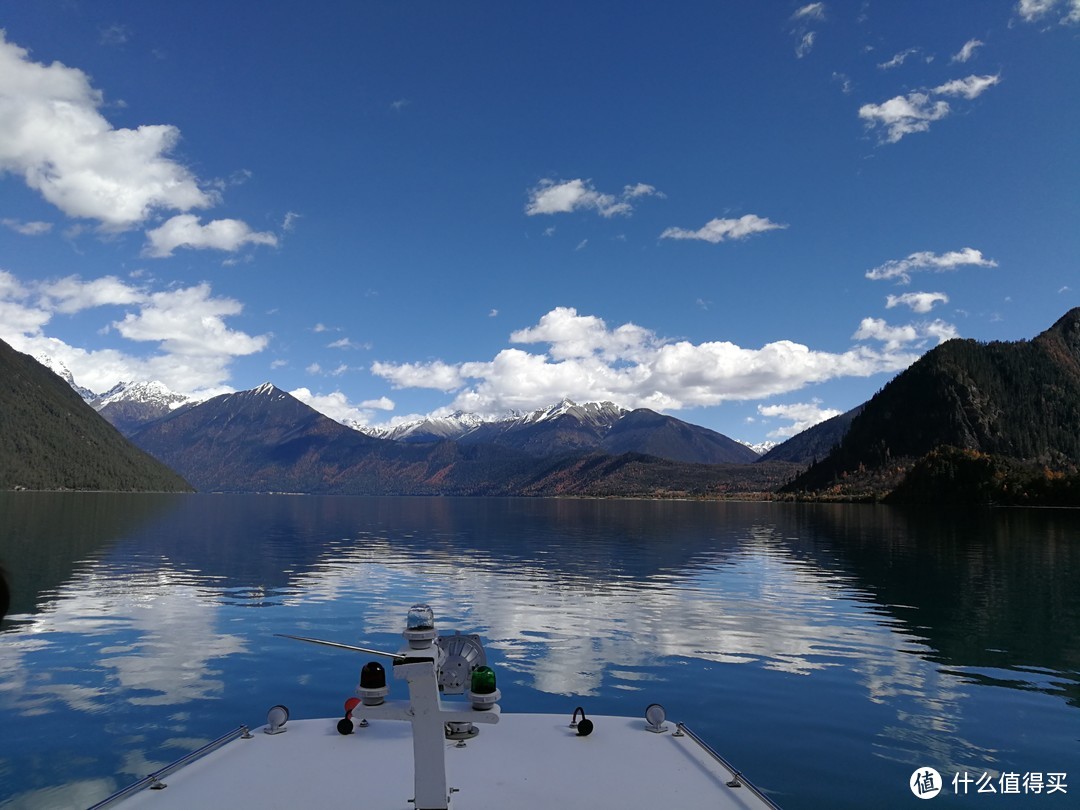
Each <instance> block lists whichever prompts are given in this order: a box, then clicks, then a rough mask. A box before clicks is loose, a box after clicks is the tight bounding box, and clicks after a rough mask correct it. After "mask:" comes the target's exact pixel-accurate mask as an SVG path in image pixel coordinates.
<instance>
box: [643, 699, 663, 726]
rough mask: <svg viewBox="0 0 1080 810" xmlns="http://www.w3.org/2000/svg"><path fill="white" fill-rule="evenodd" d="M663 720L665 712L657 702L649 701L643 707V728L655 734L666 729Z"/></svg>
mask: <svg viewBox="0 0 1080 810" xmlns="http://www.w3.org/2000/svg"><path fill="white" fill-rule="evenodd" d="M665 720H667V712H666V711H664V707H663V706H661V705H660V704H659V703H650V704H649V706H648V707H647V708H646V709H645V728H647V729H648V730H649V731H654V732H656V733H657V734H662V733H663V732H665V731H667V728H666V727H665V726H664V721H665Z"/></svg>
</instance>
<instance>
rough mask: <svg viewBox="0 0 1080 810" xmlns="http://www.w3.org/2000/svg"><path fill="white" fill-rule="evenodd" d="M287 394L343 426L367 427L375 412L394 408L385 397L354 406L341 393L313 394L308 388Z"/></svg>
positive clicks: (354, 404)
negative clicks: (357, 425) (358, 425)
mask: <svg viewBox="0 0 1080 810" xmlns="http://www.w3.org/2000/svg"><path fill="white" fill-rule="evenodd" d="M289 393H290V394H292V395H293V396H294V397H296V398H297V399H298V400H300V401H301V402H303V403H304V404H305V405H308V406H310V407H312V408H314V409H315V410H317V411H318V412H319V413H321V414H323V415H324V416H329V417H330V418H331V419H333V420H335V421H337V422H341V423H343V424H350V423H352V424H360V425H367V424H369V423H370V422H371V419H372V417H373V416H374V415H375V411H392V410H394V407H395V406H394V402H393V400H391V399H388V398H387V397H380V398H378V399H369V400H366V401H364V402H360V403H359V404H356V403H352V402H350V401H349V398H348V397H347V396H345V394H343V393H342V392H341V391H331V392H330V393H329V394H314V393H312V392H311V389H310V388H297V389H295V390H293V391H290V392H289Z"/></svg>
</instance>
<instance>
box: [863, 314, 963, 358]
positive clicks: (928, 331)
mask: <svg viewBox="0 0 1080 810" xmlns="http://www.w3.org/2000/svg"><path fill="white" fill-rule="evenodd" d="M958 336H959V333H958V332H957V331H956V327H955V326H953V325H952V324H951V323H946V322H945V321H942V320H935V321H931V322H923V323H909V324H904V325H902V326H891V325H890V324H888V323H886V322H885V321H884V320H883V319H881V318H863V320H862V322H861V323H860V324H859V328H858V329H856V330H855V334H853V335H852V336H851V337H852V339H853V340H877V341H881V342H882V343H883V344H885V350H886V351H887V352H892V351H898V350H900V349H904V348H906V347H908V346H912V345H915V346H918V347H919V348H922V347H923V346H925V345H926V343H927V342H928V341H929V340H937V342H938V343H943V342H945V341H946V340H951V339H952V338H954V337H958Z"/></svg>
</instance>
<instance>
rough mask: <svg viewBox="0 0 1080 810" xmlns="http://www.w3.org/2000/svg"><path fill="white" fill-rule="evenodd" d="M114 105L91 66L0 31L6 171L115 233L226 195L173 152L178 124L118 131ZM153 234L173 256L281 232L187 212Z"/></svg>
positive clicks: (270, 238)
mask: <svg viewBox="0 0 1080 810" xmlns="http://www.w3.org/2000/svg"><path fill="white" fill-rule="evenodd" d="M106 35H107V36H108V38H109V41H111V42H112V43H113V44H119V43H120V42H121V41H122V38H123V37H126V36H127V32H126V29H124V28H122V27H120V26H112V27H110V28H109V29H105V31H103V36H106ZM105 106H106V105H105V98H104V94H103V93H102V91H101V90H99V89H97V88H95V87H93V86H92V85H91V83H90V78H89V77H88V76H87V75H86V74H85V73H84V72H83V71H81V70H79V69H77V68H71V67H68V66H66V65H64V64H61V63H60V62H53V63H52V64H48V65H47V64H44V63H40V62H35V61H34V60H33V59H32V58H31V57H30V54H29V52H28V51H27V50H26V49H25V48H21V47H19V46H18V45H16V44H14V43H12V42H9V41H8V40H7V37H6V33H5V32H4V31H3V30H2V29H0V174H5V173H9V174H12V175H15V176H19V177H22V179H23V181H24V182H25V183H26V185H27V186H29V187H30V188H31V189H33V190H34V191H36V192H38V193H39V194H41V196H42V197H43V198H44V199H45V200H47V201H48V202H49V203H51V204H52V205H54V206H55V207H56V208H58V209H59V210H60V211H62V212H63V213H64V214H66V215H67V216H69V217H73V218H77V219H87V220H94V221H96V222H97V223H98V224H99V226H100V228H101V229H102V230H104V231H107V232H121V231H126V230H130V229H131V228H134V227H137V226H139V225H141V224H142V223H144V222H146V221H147V220H149V219H151V218H152V217H154V216H155V215H158V214H160V213H161V212H167V211H179V212H182V213H183V212H188V211H191V210H192V209H202V208H209V207H211V206H213V205H216V204H217V203H218V202H220V189H221V187H222V186H223V184H222V183H201V182H200V181H199V179H198V178H197V177H196V176H195V175H194V174H193V173H192V172H191V171H190V170H189V169H188V168H187V167H186V166H184V165H183V164H181V163H179V162H178V161H176V160H175V159H173V158H172V157H170V155H171V153H172V152H173V150H174V149H175V147H176V145H177V144H178V143H179V141H180V130H179V129H177V128H176V127H175V126H172V125H169V124H152V125H143V126H139V127H136V128H134V129H129V128H121V129H117V128H115V127H114V126H113V125H112V124H111V123H110V122H109V121H108V120H107V119H106V118H105V116H104V115H102V113H101V110H102V108H104V107H105ZM245 174H246V175H249V174H250V173H245ZM13 222H14V221H5V223H4V224H5V225H7V226H8V227H14V228H15V229H16V230H19V231H20V232H21V233H29V234H36V233H41V232H43V231H42V226H43V225H44V223H29V224H27V225H26V226H22V228H20V227H19V226H17V225H15V224H12V223H13ZM27 228H28V230H27ZM148 237H149V239H150V243H149V244H148V246H147V251H146V253H147V255H150V256H168V255H170V253H171V251H172V250H173V249H174V248H176V247H192V248H215V249H218V250H227V251H235V250H237V249H238V248H239V247H240V246H242V245H244V244H249V243H257V244H276V237H274V235H273V234H268V233H254V232H253V231H252V230H251V229H250V228H249V227H248V226H247V225H245V224H244V223H243V222H240V221H239V220H233V219H223V220H215V221H214V222H211V223H209V224H207V225H205V226H201V225H199V224H198V219H197V218H196V217H194V216H192V215H190V214H186V213H184V216H181V217H174V218H173V219H170V220H169V221H167V222H166V223H165V224H164V225H162V226H161V227H159V228H157V229H155V230H153V231H151V232H149V233H148Z"/></svg>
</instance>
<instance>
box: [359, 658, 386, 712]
mask: <svg viewBox="0 0 1080 810" xmlns="http://www.w3.org/2000/svg"><path fill="white" fill-rule="evenodd" d="M356 694H357V695H359V696H360V699H361V700H362V701H363V702H364V705H365V706H378V705H379V704H380V703H382V702H383V701H384V700H385V699H386V696H387V695H388V694H390V687H388V686H387V685H386V670H385V669H383V665H382V664H380V663H379V662H378V661H368V662H367V663H366V664H364V668H363V669H361V670H360V685H359V686H357V687H356Z"/></svg>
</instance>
